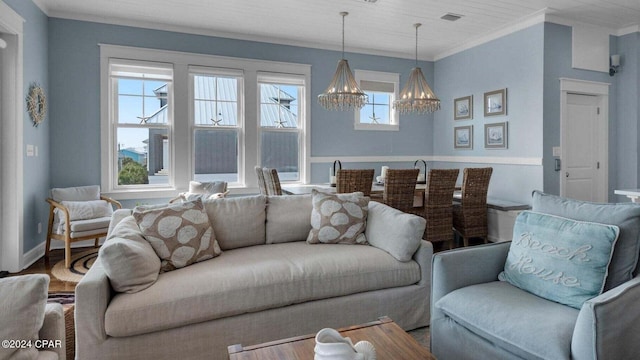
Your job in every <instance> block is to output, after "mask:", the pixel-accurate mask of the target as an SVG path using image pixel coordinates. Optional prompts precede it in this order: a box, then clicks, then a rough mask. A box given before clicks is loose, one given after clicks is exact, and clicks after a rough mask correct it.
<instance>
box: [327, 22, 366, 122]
mask: <svg viewBox="0 0 640 360" xmlns="http://www.w3.org/2000/svg"><path fill="white" fill-rule="evenodd" d="M340 15H341V16H342V59H340V61H338V68H337V69H336V73H335V74H334V75H333V79H331V83H329V86H328V87H327V89H326V90H325V91H324V92H323V93H322V94H320V95H318V103H320V105H321V106H322V107H323V108H325V109H327V110H359V109H361V108H362V107H363V106H364V104H366V103H367V100H368V97H367V94H365V93H364V92H363V91H362V90H361V89H360V87H359V86H358V83H357V82H356V80H355V79H354V77H353V73H352V72H351V69H350V68H349V62H348V61H347V60H346V59H345V58H344V18H345V16H347V15H349V13H348V12H344V11H343V12H341V13H340Z"/></svg>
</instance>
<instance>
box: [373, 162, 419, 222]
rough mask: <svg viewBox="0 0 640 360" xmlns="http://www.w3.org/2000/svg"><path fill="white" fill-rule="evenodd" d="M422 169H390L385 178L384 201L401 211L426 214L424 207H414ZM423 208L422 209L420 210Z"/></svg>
mask: <svg viewBox="0 0 640 360" xmlns="http://www.w3.org/2000/svg"><path fill="white" fill-rule="evenodd" d="M419 173H420V169H389V170H387V177H386V179H384V191H383V193H382V202H383V203H385V204H387V205H389V206H391V207H393V208H396V209H398V210H400V211H404V212H408V213H412V214H416V215H420V216H424V215H423V214H422V215H421V213H422V212H423V211H424V209H423V208H414V207H413V197H414V195H415V192H416V182H417V181H418V174H419ZM420 209H422V210H420Z"/></svg>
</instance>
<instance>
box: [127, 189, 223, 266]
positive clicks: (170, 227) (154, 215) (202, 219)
mask: <svg viewBox="0 0 640 360" xmlns="http://www.w3.org/2000/svg"><path fill="white" fill-rule="evenodd" d="M133 217H134V218H135V219H136V222H137V223H138V226H139V227H140V230H141V231H142V234H143V235H144V238H145V239H146V240H147V241H149V243H151V246H152V247H153V249H154V250H155V252H156V254H158V256H159V257H160V260H161V264H162V265H161V267H160V270H161V271H171V270H174V269H179V268H182V267H185V266H188V265H191V264H193V263H195V262H199V261H204V260H208V259H211V258H213V257H215V256H218V255H220V247H219V246H218V242H217V241H216V236H215V233H214V230H213V228H212V227H211V223H210V222H209V217H208V216H207V212H206V211H205V210H204V206H203V205H202V200H200V199H198V200H195V201H192V202H183V203H175V204H168V205H166V206H164V207H160V208H154V209H148V210H147V209H144V208H143V209H140V208H136V209H134V211H133Z"/></svg>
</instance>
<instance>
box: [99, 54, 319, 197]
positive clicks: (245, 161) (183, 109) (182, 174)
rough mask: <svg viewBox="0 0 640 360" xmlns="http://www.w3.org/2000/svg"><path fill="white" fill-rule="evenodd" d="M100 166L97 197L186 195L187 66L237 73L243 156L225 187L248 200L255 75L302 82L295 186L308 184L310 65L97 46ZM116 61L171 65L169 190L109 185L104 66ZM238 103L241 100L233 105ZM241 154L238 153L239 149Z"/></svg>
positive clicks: (253, 160)
mask: <svg viewBox="0 0 640 360" xmlns="http://www.w3.org/2000/svg"><path fill="white" fill-rule="evenodd" d="M99 46H100V124H101V125H100V131H101V135H100V139H101V147H100V154H101V155H100V160H101V171H102V172H101V186H102V192H103V193H104V194H105V195H107V196H111V197H113V198H114V199H118V200H123V199H159V198H172V197H174V196H176V195H177V194H178V193H179V192H183V191H187V190H188V188H189V181H190V180H192V175H193V174H194V164H193V160H191V159H192V158H193V156H192V154H193V146H194V141H193V139H192V134H193V130H194V129H193V127H192V126H191V123H192V117H191V113H190V111H191V110H190V109H189V108H190V105H189V99H190V96H189V92H191V91H192V90H190V89H189V82H190V81H189V66H194V67H198V66H201V67H206V68H216V69H225V70H229V71H241V72H242V73H243V91H244V93H243V94H242V97H241V98H242V101H241V102H242V105H241V109H240V113H239V115H240V116H242V117H243V121H244V126H243V129H242V131H241V135H242V136H241V137H240V138H241V141H242V143H240V140H239V147H240V148H241V149H242V150H243V153H242V155H240V154H239V158H240V161H239V167H238V183H237V184H229V188H230V189H231V190H232V193H234V194H253V193H257V192H258V180H257V177H256V174H255V172H254V171H253V168H254V167H255V166H256V165H257V164H258V163H259V159H260V158H259V150H260V148H259V144H258V136H259V128H258V127H259V126H260V123H259V120H260V119H259V117H258V115H259V110H258V107H259V99H258V89H257V78H258V74H259V73H265V72H266V73H273V74H288V75H293V76H300V77H302V78H304V88H305V91H304V99H299V101H300V104H301V105H300V106H302V104H303V103H304V109H303V110H301V111H302V112H303V113H304V125H303V128H304V132H303V134H302V136H300V140H301V141H302V142H303V146H302V147H301V148H300V154H299V157H300V159H301V161H302V163H303V165H302V166H301V168H300V181H299V183H308V182H309V180H310V170H311V159H310V148H311V136H310V133H309V129H310V114H311V101H310V93H311V65H308V64H296V63H285V62H276V61H266V60H254V59H245V58H233V57H224V56H216V55H204V54H196V53H185V52H177V51H169V50H157V49H146V48H137V47H130V46H120V45H109V44H100V45H99ZM110 59H120V60H123V61H129V60H131V61H143V62H156V63H167V64H172V65H173V94H174V101H173V105H174V106H173V109H172V114H171V116H172V118H173V127H172V136H173V139H174V141H173V142H172V143H170V147H171V150H170V152H171V158H170V160H169V161H170V162H171V164H173V166H174V168H173V170H174V171H173V179H172V182H171V184H170V186H166V187H160V188H158V187H152V188H136V189H121V188H116V187H114V182H113V178H114V177H113V172H114V169H113V168H112V166H111V165H112V164H113V154H114V153H115V152H112V151H110V149H111V148H110V147H109V144H113V140H114V137H115V134H114V133H113V131H112V128H111V127H110V125H109V115H110V114H109V112H110V111H111V110H110V103H109V96H108V94H109V90H110V89H109V60H110ZM238 100H239V102H240V100H241V99H238ZM239 150H240V149H239Z"/></svg>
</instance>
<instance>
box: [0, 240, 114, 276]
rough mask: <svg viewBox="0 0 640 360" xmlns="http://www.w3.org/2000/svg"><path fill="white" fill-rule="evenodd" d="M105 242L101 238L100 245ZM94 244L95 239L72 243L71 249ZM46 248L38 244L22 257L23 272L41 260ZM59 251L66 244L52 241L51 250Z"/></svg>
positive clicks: (44, 244) (43, 244) (44, 243)
mask: <svg viewBox="0 0 640 360" xmlns="http://www.w3.org/2000/svg"><path fill="white" fill-rule="evenodd" d="M103 242H104V238H101V240H100V242H99V244H100V245H102V243H103ZM93 243H94V241H93V239H90V240H84V241H78V242H74V243H71V248H72V249H75V248H82V247H93ZM45 248H46V242H42V243H40V244H38V245H37V246H36V247H34V248H33V249H31V250H29V251H28V252H27V253H26V254H24V256H23V257H22V270H24V269H26V268H28V267H29V266H31V265H33V264H34V263H35V262H36V261H38V260H40V259H41V258H42V257H43V256H44V251H45ZM58 249H64V242H63V241H56V240H52V241H51V250H58ZM0 277H1V276H0Z"/></svg>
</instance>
